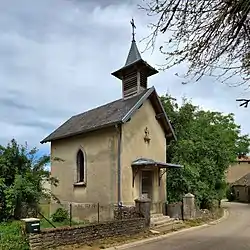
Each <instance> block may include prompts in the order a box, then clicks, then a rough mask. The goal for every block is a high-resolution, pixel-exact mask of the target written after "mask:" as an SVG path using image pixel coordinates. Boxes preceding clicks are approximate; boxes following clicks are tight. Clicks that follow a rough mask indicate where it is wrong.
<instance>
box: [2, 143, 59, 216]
mask: <svg viewBox="0 0 250 250" xmlns="http://www.w3.org/2000/svg"><path fill="white" fill-rule="evenodd" d="M37 153H38V150H37V149H36V148H33V149H32V150H28V146H27V145H25V146H23V145H18V144H17V142H16V141H15V140H14V139H13V140H12V141H11V142H10V143H8V145H7V146H6V147H4V146H0V220H6V219H10V218H14V219H20V217H21V215H22V208H23V205H24V204H26V205H28V206H32V207H34V208H36V209H38V205H39V201H40V200H41V198H43V197H46V198H50V197H53V198H56V197H54V196H53V194H52V193H51V191H50V190H46V189H45V188H44V187H43V185H42V183H43V181H45V180H46V181H49V182H50V183H51V184H52V185H57V182H58V181H57V180H56V179H55V178H52V177H50V173H49V171H48V170H46V168H45V166H46V165H47V164H48V163H49V162H50V157H49V156H46V155H45V156H42V157H36V155H37Z"/></svg>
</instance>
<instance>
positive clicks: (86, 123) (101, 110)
mask: <svg viewBox="0 0 250 250" xmlns="http://www.w3.org/2000/svg"><path fill="white" fill-rule="evenodd" d="M150 96H151V98H153V99H154V101H153V102H154V107H155V108H156V109H157V110H158V113H161V114H163V118H161V122H162V125H163V126H164V127H165V130H168V132H169V133H170V134H171V136H173V137H174V138H175V139H176V137H175V134H174V131H173V128H172V126H171V124H170V121H169V120H168V118H167V116H166V113H165V111H164V109H163V107H162V105H161V102H160V100H159V97H158V95H157V93H156V91H155V88H154V87H152V88H150V89H147V90H145V91H143V92H142V93H141V94H139V95H136V96H134V97H131V98H128V99H119V100H116V101H113V102H110V103H107V104H105V105H103V106H100V107H97V108H95V109H92V110H89V111H87V112H84V113H81V114H79V115H75V116H72V117H71V118H70V119H69V120H67V121H66V122H65V123H63V124H62V125H61V126H60V127H59V128H57V129H56V130H55V131H54V132H52V133H51V134H50V135H49V136H47V137H46V138H45V139H43V140H42V141H41V143H45V142H50V141H53V140H58V139H62V138H67V137H71V136H75V135H79V134H83V133H87V132H90V131H94V130H98V129H101V128H104V127H108V126H112V125H115V124H117V123H125V122H127V121H128V120H129V119H130V117H131V116H132V115H133V114H134V112H135V111H136V110H137V109H138V108H139V107H140V106H141V105H142V104H143V102H144V101H145V100H146V99H148V98H149V97H150ZM159 111H160V112H159Z"/></svg>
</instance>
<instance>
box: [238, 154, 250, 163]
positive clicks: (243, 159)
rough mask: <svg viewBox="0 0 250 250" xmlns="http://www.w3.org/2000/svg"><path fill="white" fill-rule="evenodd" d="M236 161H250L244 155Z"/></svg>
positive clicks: (249, 157) (248, 157)
mask: <svg viewBox="0 0 250 250" xmlns="http://www.w3.org/2000/svg"><path fill="white" fill-rule="evenodd" d="M236 161H240V162H249V161H250V156H248V155H244V156H241V157H238V158H237V160H236Z"/></svg>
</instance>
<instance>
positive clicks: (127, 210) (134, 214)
mask: <svg viewBox="0 0 250 250" xmlns="http://www.w3.org/2000/svg"><path fill="white" fill-rule="evenodd" d="M133 218H142V215H141V214H140V213H139V212H138V211H137V209H136V207H135V206H122V207H118V206H116V207H115V209H114V219H115V220H121V219H122V220H127V219H133Z"/></svg>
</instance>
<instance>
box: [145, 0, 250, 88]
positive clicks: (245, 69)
mask: <svg viewBox="0 0 250 250" xmlns="http://www.w3.org/2000/svg"><path fill="white" fill-rule="evenodd" d="M145 2H146V3H145V5H143V6H140V7H141V9H143V10H145V11H146V13H147V14H148V15H149V16H156V19H157V21H156V22H155V23H153V24H151V28H152V29H153V32H152V34H151V35H150V36H149V37H148V46H149V47H151V46H154V45H155V41H156V38H157V36H158V35H159V34H161V33H165V32H166V31H168V34H167V35H168V36H166V39H165V41H164V47H163V46H161V47H160V51H161V52H162V53H163V54H164V55H165V56H166V64H165V65H163V67H164V68H169V67H172V66H174V65H176V64H179V63H182V62H183V61H185V62H187V63H188V66H189V70H188V72H187V73H188V74H191V73H193V74H194V76H197V80H199V79H200V78H201V77H202V76H203V75H216V76H217V77H218V78H219V79H220V80H222V81H223V82H227V80H228V79H229V78H230V77H231V76H234V75H239V76H241V77H242V81H240V83H239V82H237V83H236V84H241V83H245V82H246V81H249V80H250V76H249V71H250V61H249V57H250V56H249V53H250V1H249V0H227V1H225V0H148V1H145Z"/></svg>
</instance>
